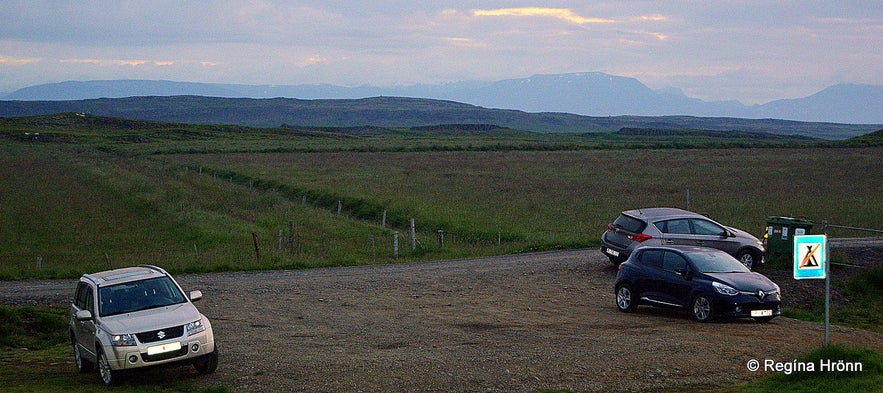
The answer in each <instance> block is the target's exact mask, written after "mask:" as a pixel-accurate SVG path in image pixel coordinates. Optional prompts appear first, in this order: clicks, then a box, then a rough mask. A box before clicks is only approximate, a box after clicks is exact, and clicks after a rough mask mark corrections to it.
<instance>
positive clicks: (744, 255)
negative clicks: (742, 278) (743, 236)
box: [736, 250, 757, 271]
mask: <svg viewBox="0 0 883 393" xmlns="http://www.w3.org/2000/svg"><path fill="white" fill-rule="evenodd" d="M736 259H738V260H739V262H742V264H743V265H745V267H747V268H748V270H752V271H753V270H754V267H755V266H754V265H755V263H757V256H756V255H755V254H754V251H751V250H742V251H740V252H739V254H738V255H736Z"/></svg>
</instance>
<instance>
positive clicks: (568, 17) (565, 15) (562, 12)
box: [472, 7, 616, 25]
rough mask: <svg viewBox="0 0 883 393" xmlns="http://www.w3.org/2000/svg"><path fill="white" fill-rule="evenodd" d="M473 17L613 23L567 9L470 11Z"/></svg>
mask: <svg viewBox="0 0 883 393" xmlns="http://www.w3.org/2000/svg"><path fill="white" fill-rule="evenodd" d="M472 15H473V16H516V17H524V16H538V17H546V18H556V19H561V20H564V21H567V22H570V23H576V24H580V25H582V24H588V23H614V22H616V21H614V20H613V19H605V18H586V17H583V16H580V15H577V14H575V13H574V12H573V11H572V10H570V9H569V8H540V7H525V8H498V9H493V10H472Z"/></svg>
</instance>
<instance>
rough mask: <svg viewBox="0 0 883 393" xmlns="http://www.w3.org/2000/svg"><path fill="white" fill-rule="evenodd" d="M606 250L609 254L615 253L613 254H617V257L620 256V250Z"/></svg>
mask: <svg viewBox="0 0 883 393" xmlns="http://www.w3.org/2000/svg"><path fill="white" fill-rule="evenodd" d="M605 251H606V252H607V253H608V254H610V255H613V256H615V257H618V256H619V251H616V250H611V249H609V248H605Z"/></svg>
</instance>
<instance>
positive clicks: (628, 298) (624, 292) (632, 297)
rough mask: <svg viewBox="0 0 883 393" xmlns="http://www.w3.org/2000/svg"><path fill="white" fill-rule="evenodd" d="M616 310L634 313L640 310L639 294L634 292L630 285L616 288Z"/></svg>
mask: <svg viewBox="0 0 883 393" xmlns="http://www.w3.org/2000/svg"><path fill="white" fill-rule="evenodd" d="M616 308H618V309H619V311H622V312H634V311H635V309H637V308H638V297H637V294H636V293H634V292H632V287H631V286H629V285H628V284H622V285H620V286H619V287H618V288H616Z"/></svg>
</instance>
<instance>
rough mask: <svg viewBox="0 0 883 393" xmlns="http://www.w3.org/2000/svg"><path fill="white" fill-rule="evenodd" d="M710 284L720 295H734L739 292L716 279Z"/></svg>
mask: <svg viewBox="0 0 883 393" xmlns="http://www.w3.org/2000/svg"><path fill="white" fill-rule="evenodd" d="M711 286H712V287H714V290H715V291H717V293H719V294H721V295H727V296H736V295H738V294H739V291H737V290H736V289H735V288H733V287H731V286H729V285H726V284H721V283H719V282H717V281H714V282H712V283H711Z"/></svg>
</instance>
